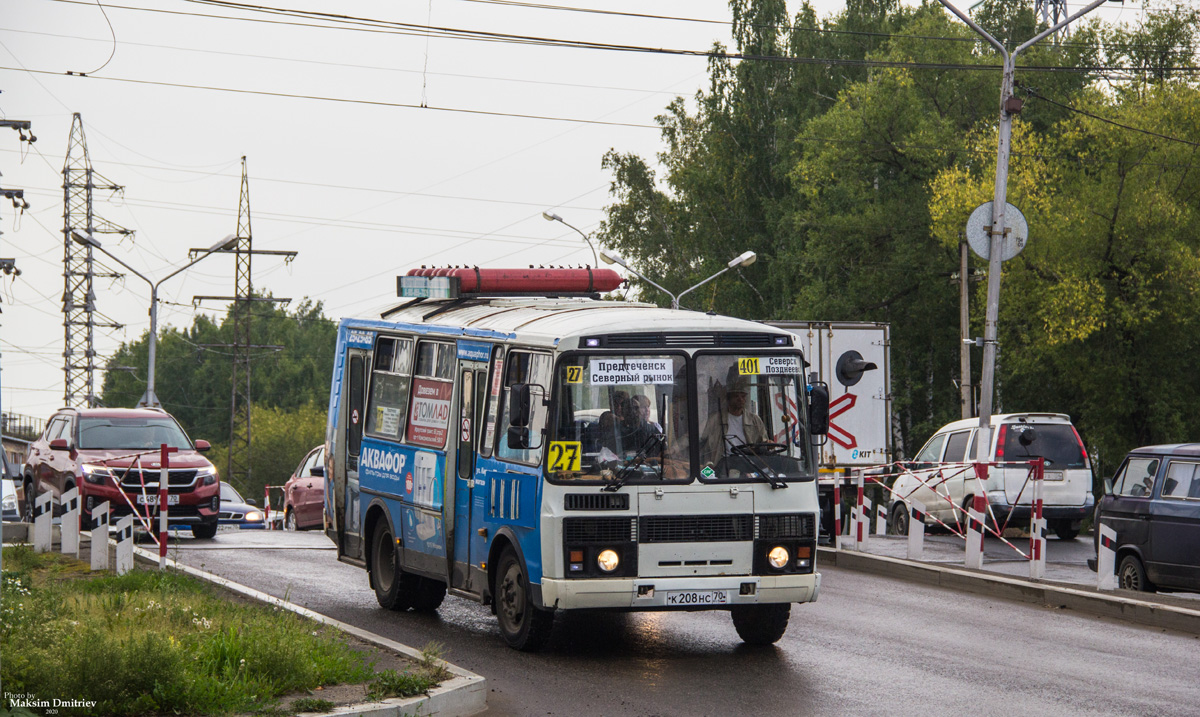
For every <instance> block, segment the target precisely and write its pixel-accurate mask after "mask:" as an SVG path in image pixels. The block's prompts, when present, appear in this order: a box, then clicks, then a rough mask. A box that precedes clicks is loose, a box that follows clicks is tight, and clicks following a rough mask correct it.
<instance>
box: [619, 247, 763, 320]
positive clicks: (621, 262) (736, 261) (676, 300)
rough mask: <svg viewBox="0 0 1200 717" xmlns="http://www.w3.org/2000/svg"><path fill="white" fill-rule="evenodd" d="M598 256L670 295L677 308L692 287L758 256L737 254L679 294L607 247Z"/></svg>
mask: <svg viewBox="0 0 1200 717" xmlns="http://www.w3.org/2000/svg"><path fill="white" fill-rule="evenodd" d="M600 258H601V259H603V260H604V262H605V263H607V264H616V265H618V266H621V267H624V268H625V269H626V270H628V271H630V272H632V273H633V274H635V275H637V277H638V278H639V279H641V280H642V281H644V282H646V283H647V284H650V285H651V286H653V287H654V288H656V289H658V290H659V291H661V292H662V293H664V294H666V295H667V296H669V297H671V308H672V309H678V308H679V300H680V299H682V298H683V296H684V294H686V293H688V292H689V291H692V290H693V289H699V288H700V287H701V286H704V285H705V284H707V283H708V282H710V281H712V280H713V279H715V278H717V277H718V276H720V275H721V274H724V273H725V272H727V271H729V270H730V269H733V268H735V267H739V266H750V265H751V264H753V263H754V261H755V260H756V259H757V258H758V255H757V254H755V253H754V252H752V251H747V252H742V253H741V254H739V255H738V256H736V257H734V258H733V259H732V260H730V262H729V263H728V264H726V265H725V268H724V269H722V270H720V271H718V272H717V273H716V274H713V275H712V276H710V277H708V278H707V279H705V280H704V281H702V282H700V283H699V284H696V285H695V286H692V287H691V288H688V289H684V290H683V293H681V294H680V295H679V296H676V295H675V294H672V293H671V292H669V291H667V290H666V289H664V288H662V287H661V286H659V285H658V284H655V283H654V282H653V281H651V280H650V279H648V278H646V276H645V275H644V274H642V273H641V272H639V271H638V270H636V269H634V268H633V267H631V266H629V264H627V263H626V262H625V260H624V259H622V258H621V256H620V255H619V254H614V253H613V252H611V251H609V250H607V249H601V250H600Z"/></svg>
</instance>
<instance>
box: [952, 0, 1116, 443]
mask: <svg viewBox="0 0 1200 717" xmlns="http://www.w3.org/2000/svg"><path fill="white" fill-rule="evenodd" d="M938 2H940V3H941V4H942V5H944V6H945V7H946V8H947V9H948V10H950V12H952V13H954V14H955V15H957V16H958V18H959V19H960V20H962V21H963V22H965V23H966V24H967V25H968V26H969V27H970V28H971V29H972V30H974V31H975V32H977V33H978V34H979V35H980V36H982V37H983V38H984V39H985V40H987V41H988V43H989V44H990V45H991V46H992V47H994V48H996V50H997V51H998V52H999V53H1000V56H1001V57H1002V58H1003V60H1004V75H1003V77H1002V78H1001V81H1000V128H999V132H998V135H999V137H998V140H997V148H996V190H995V197H994V198H993V199H992V226H991V228H990V229H989V230H988V231H989V233H990V238H991V246H990V251H989V254H988V291H987V316H986V319H985V322H984V327H983V328H984V337H983V376H982V384H983V385H982V386H981V389H980V396H979V434H980V435H979V442H978V444H977V450H978V452H977V453H976V460H980V461H982V460H986V458H985V456H987V455H988V451H989V450H990V449H991V423H992V392H993V386H994V383H995V373H996V337H997V335H998V332H997V319H998V317H999V314H1000V261H1001V256H1000V255H1001V253H1002V252H1003V243H1004V235H1005V233H1006V229H1005V227H1006V225H1005V223H1004V212H1005V208H1006V207H1007V206H1008V155H1009V151H1010V149H1011V147H1010V145H1011V140H1012V118H1013V115H1015V114H1018V113H1020V111H1021V105H1022V104H1023V103H1022V102H1021V99H1020V98H1018V97H1014V96H1013V83H1014V79H1015V76H1016V64H1017V55H1019V54H1021V53H1022V52H1024V51H1025V50H1026V49H1028V48H1029V47H1031V46H1032V45H1034V44H1036V43H1038V42H1040V41H1041V40H1043V39H1045V38H1046V37H1048V36H1050V35H1052V34H1054V33H1055V32H1058V31H1059V30H1060V29H1062V28H1064V27H1066V26H1067V25H1069V24H1070V23H1072V22H1074V21H1075V20H1077V19H1079V18H1080V17H1082V16H1084V15H1086V14H1087V13H1089V12H1091V11H1092V10H1095V9H1096V8H1098V7H1100V6H1101V5H1103V4H1104V3H1106V2H1109V0H1092V2H1091V3H1089V4H1088V5H1087V6H1086V7H1084V8H1083V9H1082V10H1080V11H1079V12H1077V13H1075V14H1074V15H1071V16H1070V17H1068V18H1066V19H1065V20H1062V21H1061V22H1058V23H1056V24H1054V25H1053V26H1051V27H1049V28H1047V29H1045V30H1043V31H1042V32H1040V33H1038V34H1037V35H1035V36H1034V37H1032V38H1031V39H1029V40H1027V41H1025V43H1024V44H1022V45H1021V46H1020V47H1018V48H1017V49H1015V50H1013V51H1012V53H1011V54H1010V53H1009V52H1008V49H1007V48H1005V47H1004V44H1003V43H1002V42H1000V41H999V40H997V39H996V38H994V37H992V36H991V35H990V34H989V33H988V32H987V31H986V30H984V29H983V28H982V27H980V26H979V25H978V24H977V23H976V22H975V21H974V20H972V19H971V18H970V17H969V16H968V15H967V14H966V13H964V12H962V11H961V10H959V9H958V8H956V7H954V6H953V5H951V4H950V2H949V0H938Z"/></svg>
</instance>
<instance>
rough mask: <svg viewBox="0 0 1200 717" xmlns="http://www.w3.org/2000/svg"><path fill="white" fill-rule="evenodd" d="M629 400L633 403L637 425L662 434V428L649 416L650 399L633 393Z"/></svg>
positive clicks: (644, 395)
mask: <svg viewBox="0 0 1200 717" xmlns="http://www.w3.org/2000/svg"><path fill="white" fill-rule="evenodd" d="M631 400H632V401H633V406H634V410H635V411H636V415H637V417H638V421H639V425H641V426H646V427H649V428H650V429H651V430H653V431H654V432H655V433H662V432H663V429H662V426H661V425H659V423H658V422H657V421H655V420H654V418H653V417H652V416H651V415H650V409H651V407H652V402H651V401H650V397H649V396H647V395H646V394H644V393H635V394H634V395H633V398H632V399H631Z"/></svg>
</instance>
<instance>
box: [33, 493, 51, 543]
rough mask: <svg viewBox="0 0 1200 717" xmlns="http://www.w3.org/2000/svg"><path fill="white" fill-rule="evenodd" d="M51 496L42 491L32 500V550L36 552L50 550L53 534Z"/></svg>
mask: <svg viewBox="0 0 1200 717" xmlns="http://www.w3.org/2000/svg"><path fill="white" fill-rule="evenodd" d="M52 502H53V496H51V495H50V493H49V492H46V493H42V494H41V495H39V496H38V497H37V498H35V499H34V501H33V550H34V552H36V553H48V552H50V543H51V540H52V538H53V536H54V522H53V521H54V508H53V507H52Z"/></svg>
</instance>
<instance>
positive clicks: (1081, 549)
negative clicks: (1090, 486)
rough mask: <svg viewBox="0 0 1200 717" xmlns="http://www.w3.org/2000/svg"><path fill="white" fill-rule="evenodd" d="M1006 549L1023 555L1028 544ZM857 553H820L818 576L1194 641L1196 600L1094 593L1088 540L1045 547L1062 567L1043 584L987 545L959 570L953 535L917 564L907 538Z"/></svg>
mask: <svg viewBox="0 0 1200 717" xmlns="http://www.w3.org/2000/svg"><path fill="white" fill-rule="evenodd" d="M843 538H845V536H843ZM1022 540H1024V543H1025V544H1024V545H1022ZM1009 542H1011V543H1013V544H1014V545H1016V546H1017V547H1019V548H1022V549H1023V550H1026V551H1027V550H1028V539H1027V538H1026V539H1020V538H1018V539H1009ZM843 545H846V543H843ZM850 545H853V543H850ZM864 548H865V549H864V550H863V551H856V550H850V549H846V548H842V549H835V548H829V547H821V548H819V550H818V559H817V564H818V568H819V567H820V565H821V564H825V565H835V566H837V567H839V568H846V569H850V570H861V571H864V572H870V573H874V574H877V575H885V576H888V577H893V578H898V579H901V580H910V581H913V582H920V583H924V584H929V585H938V586H940V587H946V588H950V589H954V590H963V591H966V592H973V593H979V594H984V595H989V596H994V597H999V598H1004V599H1009V600H1019V601H1022V602H1032V603H1037V604H1042V605H1053V606H1055V607H1065V608H1070V609H1073V610H1079V611H1080V612H1086V613H1089V614H1092V615H1098V616H1102V617H1110V618H1115V619H1120V620H1125V621H1129V622H1136V623H1139V624H1143V625H1148V626H1151V627H1159V628H1165V629H1171V630H1180V631H1182V632H1188V633H1192V634H1197V635H1200V595H1196V594H1193V593H1176V594H1164V593H1147V592H1133V591H1129V590H1113V591H1101V590H1098V589H1097V587H1096V585H1097V575H1096V573H1094V572H1092V571H1091V570H1090V569H1089V568H1088V567H1087V563H1086V560H1087V557H1092V555H1093V552H1092V541H1091V538H1090V536H1081V537H1080V538H1078V539H1076V540H1074V541H1056V540H1053V539H1052V540H1050V541H1048V545H1047V556H1048V558H1052V557H1054V556H1055V555H1056V554H1057V555H1059V556H1060V557H1061V558H1063V559H1061V560H1051V559H1048V560H1047V562H1046V577H1045V578H1044V579H1042V580H1031V579H1030V578H1029V562H1028V561H1027V560H1025V559H1024V558H1023V557H1021V556H1020V555H1019V554H1017V553H1016V552H1015V551H1013V549H1012V548H1010V547H1009V546H1007V545H1005V544H1004V543H1003V542H1001V541H1000V540H998V539H996V538H994V537H990V538H988V539H987V540H986V541H985V548H984V561H983V569H982V570H970V569H967V568H966V567H964V554H965V548H964V544H963V541H962V539H961V538H958V537H957V536H953V535H950V536H947V535H927V536H926V538H925V545H924V551H923V555H922V560H920V561H914V560H908V559H907V557H906V556H907V553H908V538H907V537H904V536H878V535H872V536H870V537H869V538H868V539H867V541H866V542H865V545H864Z"/></svg>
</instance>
